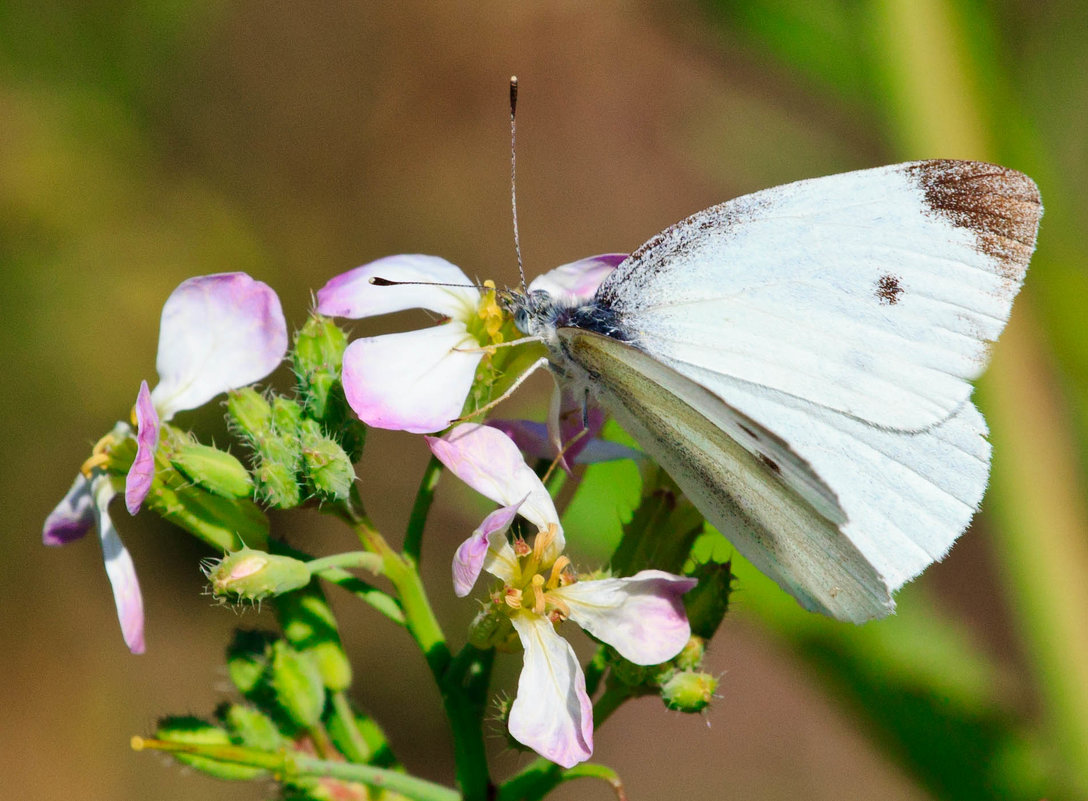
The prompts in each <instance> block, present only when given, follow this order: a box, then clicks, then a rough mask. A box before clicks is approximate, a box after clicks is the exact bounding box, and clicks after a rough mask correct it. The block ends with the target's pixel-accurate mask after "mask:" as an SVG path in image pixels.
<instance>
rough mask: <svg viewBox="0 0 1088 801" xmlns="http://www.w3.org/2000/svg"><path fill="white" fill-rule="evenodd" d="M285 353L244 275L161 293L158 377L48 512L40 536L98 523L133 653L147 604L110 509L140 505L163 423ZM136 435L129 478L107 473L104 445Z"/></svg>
mask: <svg viewBox="0 0 1088 801" xmlns="http://www.w3.org/2000/svg"><path fill="white" fill-rule="evenodd" d="M286 352H287V323H286V321H285V320H284V317H283V310H282V309H281V308H280V302H279V298H277V297H276V293H275V292H273V291H272V289H271V288H269V287H268V286H267V285H266V284H264V283H262V282H260V281H256V280H254V279H253V278H250V277H249V276H248V275H246V274H245V273H220V274H218V275H206V276H200V277H197V278H190V279H189V280H187V281H185V282H183V283H182V284H181V285H180V286H178V288H177V289H175V290H174V292H173V293H172V294H171V295H170V297H169V298H168V299H167V301H166V304H165V305H164V306H163V310H162V322H161V324H160V327H159V352H158V358H157V359H156V363H155V366H156V368H157V370H158V373H159V383H158V384H157V385H156V387H155V389H154V390H149V389H148V385H147V381H143V382H142V383H141V384H140V390H139V392H138V394H137V396H136V406H135V411H134V418H135V425H136V431H135V432H133V430H132V428H131V426H129V425H128V424H127V423H123V422H121V423H118V424H117V425H116V426H114V428H113V430H112V431H111V432H110V433H109V434H107V435H106V436H105V437H103V438H102V439H101V440H100V441H99V442H98V444H97V445H95V448H94V451H93V454H92V456H91V458H90V459H88V460H87V462H85V463H84V465H83V468H82V470H81V472H80V474H79V475H78V476H76V480H75V482H74V483H73V484H72V487H71V489H69V490H68V494H67V495H65V496H64V499H63V500H62V501H61V502H60V503H59V504H58V505H57V507H56V508H55V509H54V510H53V511H52V513H50V515H49V517H48V518H46V521H45V526H44V529H43V531H42V540H43V542H44V543H45V544H46V545H63V544H65V543H68V542H71V541H73V540H75V539H78V538H80V537H82V536H83V535H85V534H86V533H87V532H88V531H90V530H91V529H92V528H97V529H98V536H99V539H100V540H101V543H102V554H103V558H104V560H105V565H106V575H107V576H108V577H109V580H110V584H111V586H112V587H113V595H114V602H115V604H116V606H117V617H118V619H119V620H120V622H121V633H122V635H123V636H124V638H125V643H126V644H127V645H128V647H129V649H130V650H132V651H133V653H142V652H143V650H144V645H145V644H144V611H143V598H142V595H141V593H140V585H139V582H138V581H137V579H136V569H135V567H134V565H133V563H132V557H131V556H130V555H129V552H128V550H127V549H126V548H125V546H124V545H123V544H122V542H121V538H120V536H119V535H118V534H117V529H116V528H115V527H114V525H113V521H112V520H111V519H110V515H109V504H110V501H112V500H113V498H114V497H115V496H116V495H117V494H118V493H119V492H120V491H121V489H122V486H123V488H124V494H125V505H126V507H127V508H128V511H129V513H130V514H136V513H137V512H138V511H139V510H140V506H141V505H142V504H143V502H144V499H145V498H147V494H148V492H149V491H150V490H151V485H152V482H153V480H154V477H155V452H156V450H157V449H158V447H159V435H160V429H161V425H162V423H164V422H166V421H168V420H170V419H171V418H173V416H174V415H175V414H177V413H178V412H180V411H184V410H187V409H195V408H197V407H199V406H203V405H204V404H205V403H207V402H208V401H210V400H211V399H212V398H214V397H215V396H216V395H219V394H220V393H222V392H226V391H227V390H229V389H233V388H236V387H242V386H245V385H247V384H250V383H252V382H253V381H257V380H259V379H261V378H263V377H264V376H266V375H268V374H269V373H270V372H272V370H274V369H275V368H276V366H277V365H278V364H279V363H280V362H281V361H282V360H283V357H284V355H285V354H286ZM132 438H135V441H136V454H135V457H134V458H133V459H132V463H131V466H130V467H129V469H128V472H127V475H126V477H125V478H124V479H123V481H122V479H121V478H120V477H119V476H117V475H114V474H112V473H110V472H109V471H108V470H107V469H106V467H107V466H108V463H109V461H110V457H109V450H110V449H111V448H112V447H114V446H116V445H118V444H119V443H121V442H124V441H125V440H130V439H132Z"/></svg>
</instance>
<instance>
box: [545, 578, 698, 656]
mask: <svg viewBox="0 0 1088 801" xmlns="http://www.w3.org/2000/svg"><path fill="white" fill-rule="evenodd" d="M695 584H696V580H695V579H693V578H685V577H683V576H674V575H673V574H672V573H665V572H664V571H661V570H643V571H641V572H639V573H636V574H635V575H634V576H631V577H630V578H611V579H596V580H587V581H579V582H577V583H575V584H570V585H568V586H566V587H560V588H559V589H556V590H553V591H552V594H554V595H556V596H557V597H559V598H562V599H563V601H565V602H566V604H567V606H568V607H570V619H571V620H573V621H574V622H575V623H577V624H578V625H579V626H581V627H582V628H584V629H585V630H586V631H588V632H589V633H590V634H592V635H593V636H594V637H596V638H597V639H599V640H601V641H602V642H606V643H608V644H609V645H611V646H612V647H613V648H615V649H616V650H617V651H619V652H620V654H621V655H622V656H623V657H624V658H626V659H629V660H631V661H632V662H634V663H635V664H636V665H657V664H660V663H661V662H665V661H668V660H669V659H672V658H673V657H674V656H676V655H677V654H678V653H680V649H682V648H683V647H684V645H685V643H687V641H688V638H689V637H691V626H690V625H689V624H688V618H687V613H686V612H685V611H684V604H683V602H682V601H681V600H680V596H681V595H683V594H684V593H685V592H687V591H688V590H690V589H691V588H692V587H694V586H695Z"/></svg>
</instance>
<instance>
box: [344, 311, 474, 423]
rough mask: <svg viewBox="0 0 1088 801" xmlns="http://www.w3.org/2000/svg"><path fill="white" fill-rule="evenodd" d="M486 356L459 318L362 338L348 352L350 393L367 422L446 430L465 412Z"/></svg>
mask: <svg viewBox="0 0 1088 801" xmlns="http://www.w3.org/2000/svg"><path fill="white" fill-rule="evenodd" d="M458 348H466V349H467V348H471V349H474V350H458ZM482 358H483V352H482V351H480V350H479V349H478V346H477V343H476V341H475V340H474V339H473V338H472V337H471V336H470V335H469V333H468V331H467V329H466V328H465V325H464V323H462V322H460V321H457V320H451V321H450V322H448V323H443V324H442V325H436V326H432V327H431V328H424V329H421V330H419V331H407V332H405V333H402V334H383V335H382V336H378V337H370V338H365V339H357V340H355V341H354V342H352V343H351V344H350V345H349V346H348V347H347V350H345V351H344V370H343V381H344V393H345V394H346V395H347V399H348V403H349V404H351V408H352V409H354V410H355V413H356V414H357V415H359V419H361V420H362V421H363V422H364V423H366V424H367V425H371V426H375V427H376V428H392V429H397V430H400V431H410V432H412V433H413V434H426V433H430V432H433V431H441V430H442V429H444V428H447V427H448V426H449V424H450V422H451V421H453V420H454V419H455V418H457V417H458V416H459V415H460V414H461V409H462V407H463V406H464V405H465V398H466V397H467V396H468V391H469V389H470V388H471V387H472V379H473V377H474V376H475V374H476V365H478V364H479V363H480V359H482Z"/></svg>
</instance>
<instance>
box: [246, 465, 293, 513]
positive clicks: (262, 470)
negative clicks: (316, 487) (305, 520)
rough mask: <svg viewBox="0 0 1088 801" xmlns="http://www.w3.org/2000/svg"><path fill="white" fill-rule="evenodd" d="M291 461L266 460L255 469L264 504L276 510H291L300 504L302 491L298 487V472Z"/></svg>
mask: <svg viewBox="0 0 1088 801" xmlns="http://www.w3.org/2000/svg"><path fill="white" fill-rule="evenodd" d="M291 462H293V459H288V460H284V461H279V460H277V459H268V460H267V461H263V462H262V463H261V466H260V467H258V468H257V483H258V485H259V486H260V492H261V496H262V498H263V500H264V502H265V503H267V504H268V505H269V506H273V507H275V508H277V509H293V508H294V507H296V506H298V505H299V504H300V503H302V489H301V488H300V487H299V485H298V471H297V469H295V467H293V466H292V464H291Z"/></svg>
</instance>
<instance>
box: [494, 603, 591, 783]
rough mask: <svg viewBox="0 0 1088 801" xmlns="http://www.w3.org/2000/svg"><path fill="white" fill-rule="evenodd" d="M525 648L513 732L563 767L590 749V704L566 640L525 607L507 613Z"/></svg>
mask: <svg viewBox="0 0 1088 801" xmlns="http://www.w3.org/2000/svg"><path fill="white" fill-rule="evenodd" d="M510 620H511V622H512V623H513V624H514V628H515V629H516V630H517V633H518V638H519V639H520V640H521V644H522V645H523V646H524V647H525V664H524V666H523V667H522V669H521V677H520V678H519V679H518V695H517V698H515V699H514V703H513V705H512V706H511V707H510V720H509V729H510V734H511V736H512V737H513V738H514V739H515V740H517V741H518V742H519V743H523V744H525V745H527V746H529V747H530V748H532V749H533V750H534V751H536V752H537V753H538V754H540V755H541V756H543V757H546V758H548V759H550V760H551V761H552V762H554V763H556V764H557V765H560V766H562V767H564V768H569V767H573V766H574V765H577V764H578V763H579V762H584V761H585V760H587V759H589V757H590V756H591V755H592V754H593V704H592V702H590V700H589V695H588V694H587V693H586V677H585V674H584V673H582V667H581V665H579V664H578V657H576V656H575V655H574V649H573V648H571V647H570V644H569V643H568V642H567V641H566V640H564V639H563V638H562V637H560V636H559V635H558V634H556V633H555V629H554V628H553V627H552V624H551V623H550V622H549V621H548V619H547V618H545V617H542V616H540V615H534V614H533V613H531V612H528V611H524V612H520V613H518V614H515V615H513V616H512V617H511V618H510Z"/></svg>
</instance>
